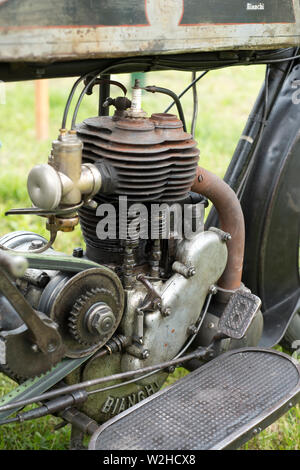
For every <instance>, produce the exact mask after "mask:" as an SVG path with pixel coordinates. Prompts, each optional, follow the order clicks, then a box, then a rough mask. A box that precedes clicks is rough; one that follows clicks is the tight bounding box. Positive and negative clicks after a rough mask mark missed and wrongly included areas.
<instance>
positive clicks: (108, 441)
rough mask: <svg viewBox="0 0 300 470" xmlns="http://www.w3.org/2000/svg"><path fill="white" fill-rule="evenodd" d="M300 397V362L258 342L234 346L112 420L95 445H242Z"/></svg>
mask: <svg viewBox="0 0 300 470" xmlns="http://www.w3.org/2000/svg"><path fill="white" fill-rule="evenodd" d="M299 400H300V367H299V364H298V363H297V362H296V361H295V360H294V359H292V358H290V357H289V356H287V355H285V354H281V353H278V352H276V351H272V350H262V349H256V348H247V349H240V350H237V351H230V352H228V353H226V354H224V355H222V356H220V357H218V358H216V359H214V360H213V361H211V362H210V363H208V364H206V365H205V366H202V367H200V368H199V369H197V370H195V371H194V372H192V373H190V374H188V375H187V376H186V377H184V378H183V379H180V380H179V381H177V382H176V383H175V384H174V385H171V386H170V387H168V388H166V389H164V390H162V391H160V392H158V393H156V394H155V395H152V396H151V397H149V398H147V399H146V400H143V401H142V402H141V403H139V404H138V405H135V406H133V407H132V408H130V409H129V410H126V411H124V412H123V413H121V414H120V415H118V416H117V417H115V418H113V419H111V420H110V421H107V422H106V423H105V424H104V425H102V426H100V427H99V429H98V430H97V431H96V432H95V433H94V435H93V436H92V439H91V441H90V445H89V449H91V450H117V449H119V450H139V449H144V450H202V449H225V448H237V447H239V446H240V445H241V444H242V443H244V442H246V441H247V440H249V439H250V438H251V437H252V435H253V434H254V433H257V432H259V431H260V430H261V429H263V428H265V427H266V426H268V425H269V424H271V423H272V422H273V421H275V420H276V419H278V418H279V417H280V416H281V415H282V414H284V413H285V412H286V411H287V410H288V409H289V408H290V407H291V406H294V405H295V404H296V403H297V402H298V401H299Z"/></svg>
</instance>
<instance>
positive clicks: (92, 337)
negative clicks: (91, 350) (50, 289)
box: [69, 287, 117, 346]
mask: <svg viewBox="0 0 300 470" xmlns="http://www.w3.org/2000/svg"><path fill="white" fill-rule="evenodd" d="M112 297H113V299H112ZM105 299H108V300H109V301H110V303H111V301H112V300H113V301H114V303H115V304H117V299H116V298H115V296H114V294H113V293H112V292H110V291H109V290H107V289H104V288H101V287H96V288H93V289H91V290H89V291H87V292H86V293H85V294H83V295H81V296H80V297H79V298H78V299H77V300H76V302H75V304H74V306H73V308H72V310H71V313H70V317H69V328H70V332H71V334H72V335H73V337H74V338H75V340H76V341H78V342H79V343H80V344H83V345H86V346H89V345H91V346H92V345H94V344H98V343H99V342H100V341H101V342H103V341H105V340H106V338H108V336H111V335H110V328H107V331H106V332H105V334H103V335H101V334H100V333H99V332H98V331H97V330H96V329H94V330H93V329H92V330H90V329H89V327H88V326H89V312H91V314H92V313H93V308H94V310H95V309H96V308H97V305H99V306H101V305H107V304H105V302H104V300H105ZM112 327H113V325H112Z"/></svg>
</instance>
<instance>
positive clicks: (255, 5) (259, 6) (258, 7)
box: [247, 2, 265, 10]
mask: <svg viewBox="0 0 300 470" xmlns="http://www.w3.org/2000/svg"><path fill="white" fill-rule="evenodd" d="M264 9H265V4H264V2H260V3H250V2H248V3H247V10H264Z"/></svg>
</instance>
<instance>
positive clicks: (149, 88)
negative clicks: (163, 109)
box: [143, 86, 186, 132]
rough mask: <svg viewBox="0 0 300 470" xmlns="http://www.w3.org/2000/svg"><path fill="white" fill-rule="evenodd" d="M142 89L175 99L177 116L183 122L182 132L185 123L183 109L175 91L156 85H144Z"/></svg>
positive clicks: (184, 128)
mask: <svg viewBox="0 0 300 470" xmlns="http://www.w3.org/2000/svg"><path fill="white" fill-rule="evenodd" d="M143 90H145V91H149V92H150V93H162V94H163V95H168V96H170V97H171V98H172V99H173V100H174V101H175V104H176V106H177V111H178V114H179V118H180V120H181V122H182V124H183V130H184V132H186V124H185V118H184V114H183V109H182V106H181V103H180V99H179V98H178V96H177V95H176V93H174V91H172V90H169V89H168V88H160V87H158V86H146V87H145V88H143Z"/></svg>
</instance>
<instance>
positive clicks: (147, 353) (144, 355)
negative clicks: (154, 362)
mask: <svg viewBox="0 0 300 470" xmlns="http://www.w3.org/2000/svg"><path fill="white" fill-rule="evenodd" d="M149 356H150V351H149V350H148V349H145V351H143V354H142V357H143V359H148V357H149Z"/></svg>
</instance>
